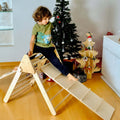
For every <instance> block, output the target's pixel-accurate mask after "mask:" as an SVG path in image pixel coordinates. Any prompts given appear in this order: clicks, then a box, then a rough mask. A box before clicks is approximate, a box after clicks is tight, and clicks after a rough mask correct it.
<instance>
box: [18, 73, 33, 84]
mask: <svg viewBox="0 0 120 120" xmlns="http://www.w3.org/2000/svg"><path fill="white" fill-rule="evenodd" d="M29 78H32V75H31V74H29V75H26V76H25V77H23V78H21V79H19V80H18V82H17V83H20V82H23V81H24V80H26V79H29Z"/></svg>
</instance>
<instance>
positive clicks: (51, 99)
mask: <svg viewBox="0 0 120 120" xmlns="http://www.w3.org/2000/svg"><path fill="white" fill-rule="evenodd" d="M63 90H64V89H63V88H62V89H60V90H59V91H58V92H57V93H56V94H55V95H54V96H53V97H52V98H50V100H51V101H52V100H53V99H54V98H55V97H56V96H57V95H58V94H59V93H61V92H62V91H63Z"/></svg>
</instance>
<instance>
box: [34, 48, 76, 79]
mask: <svg viewBox="0 0 120 120" xmlns="http://www.w3.org/2000/svg"><path fill="white" fill-rule="evenodd" d="M34 52H40V53H42V54H43V55H44V56H45V57H46V58H47V59H48V60H49V61H50V62H51V63H52V64H53V65H54V66H55V67H56V68H57V69H58V70H60V72H61V73H62V74H64V75H66V76H67V77H68V79H70V80H78V79H77V78H75V77H74V76H73V75H72V74H70V73H69V71H68V69H67V68H66V67H65V66H64V65H63V64H62V63H61V62H60V60H59V59H58V58H57V56H56V54H55V52H54V48H53V47H51V48H42V47H38V46H37V47H35V50H34Z"/></svg>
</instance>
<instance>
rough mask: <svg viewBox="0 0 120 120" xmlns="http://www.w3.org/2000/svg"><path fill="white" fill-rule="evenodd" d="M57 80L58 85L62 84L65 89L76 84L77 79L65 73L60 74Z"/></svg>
mask: <svg viewBox="0 0 120 120" xmlns="http://www.w3.org/2000/svg"><path fill="white" fill-rule="evenodd" d="M55 81H56V83H57V84H58V85H60V86H62V87H63V88H64V89H70V87H71V86H72V85H73V84H75V81H73V80H69V79H68V78H67V77H66V76H64V75H59V76H58V77H56V78H55Z"/></svg>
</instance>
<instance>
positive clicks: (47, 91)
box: [46, 83, 57, 92]
mask: <svg viewBox="0 0 120 120" xmlns="http://www.w3.org/2000/svg"><path fill="white" fill-rule="evenodd" d="M56 85H57V84H56V83H54V84H53V85H51V86H50V87H49V88H48V89H46V92H48V91H49V90H50V89H51V88H53V87H54V86H56Z"/></svg>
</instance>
